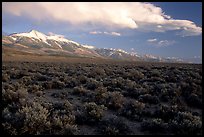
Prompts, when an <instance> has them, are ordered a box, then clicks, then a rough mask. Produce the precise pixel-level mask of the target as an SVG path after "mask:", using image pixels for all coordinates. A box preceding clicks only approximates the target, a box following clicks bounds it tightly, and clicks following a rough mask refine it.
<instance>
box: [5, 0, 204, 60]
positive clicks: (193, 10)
mask: <svg viewBox="0 0 204 137" xmlns="http://www.w3.org/2000/svg"><path fill="white" fill-rule="evenodd" d="M32 29H34V30H37V31H40V32H42V33H45V34H50V33H52V34H60V35H63V36H64V37H65V38H67V39H70V40H73V41H76V42H78V43H81V44H87V45H92V46H95V47H97V48H116V49H123V50H125V51H128V52H137V53H138V54H140V55H144V54H151V55H156V56H161V57H178V58H202V3H201V2H150V3H149V2H112V3H111V2H107V3H105V2H102V3H100V2H66V3H63V2H62V3H54V2H33V3H32V2H22V3H21V2H3V3H2V30H3V32H6V33H9V34H10V33H19V32H29V31H30V30H32Z"/></svg>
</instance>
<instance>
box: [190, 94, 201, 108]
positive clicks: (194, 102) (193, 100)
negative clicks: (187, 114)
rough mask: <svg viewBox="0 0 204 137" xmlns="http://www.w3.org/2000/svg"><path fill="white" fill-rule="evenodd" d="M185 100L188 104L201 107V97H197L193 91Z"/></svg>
mask: <svg viewBox="0 0 204 137" xmlns="http://www.w3.org/2000/svg"><path fill="white" fill-rule="evenodd" d="M186 102H187V103H188V105H190V106H193V107H197V108H202V98H199V96H198V95H196V94H195V93H191V94H190V96H189V97H188V98H186Z"/></svg>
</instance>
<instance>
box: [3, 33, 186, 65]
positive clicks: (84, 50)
mask: <svg viewBox="0 0 204 137" xmlns="http://www.w3.org/2000/svg"><path fill="white" fill-rule="evenodd" d="M2 46H8V47H11V48H15V49H18V50H22V51H25V52H29V53H32V52H33V53H39V54H45V55H57V54H59V55H70V56H81V57H92V58H94V57H100V58H110V59H119V60H130V61H153V62H176V63H183V62H184V61H183V60H182V59H179V58H173V57H172V58H163V57H160V56H153V55H150V54H145V55H139V54H137V53H135V52H131V53H129V52H127V51H125V50H123V49H114V48H96V47H95V46H92V45H86V44H80V43H78V42H75V41H72V40H69V39H67V38H65V37H64V36H63V35H58V34H53V33H52V34H48V35H46V34H44V33H42V32H40V31H37V30H34V29H32V30H30V31H29V32H22V33H13V34H10V35H7V36H4V37H3V38H2Z"/></svg>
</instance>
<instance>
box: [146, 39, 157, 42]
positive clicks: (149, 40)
mask: <svg viewBox="0 0 204 137" xmlns="http://www.w3.org/2000/svg"><path fill="white" fill-rule="evenodd" d="M147 41H148V42H154V41H157V39H148V40H147Z"/></svg>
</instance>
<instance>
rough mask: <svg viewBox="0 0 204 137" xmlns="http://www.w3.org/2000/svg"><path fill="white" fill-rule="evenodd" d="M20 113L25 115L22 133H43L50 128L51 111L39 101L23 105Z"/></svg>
mask: <svg viewBox="0 0 204 137" xmlns="http://www.w3.org/2000/svg"><path fill="white" fill-rule="evenodd" d="M19 115H21V116H22V117H23V126H22V127H21V129H20V134H42V133H43V132H45V131H47V130H49V128H50V121H49V120H48V116H49V111H48V110H47V109H46V108H44V107H43V106H42V105H41V104H39V103H37V102H33V103H31V105H28V106H25V107H22V108H21V109H20V110H19Z"/></svg>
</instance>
